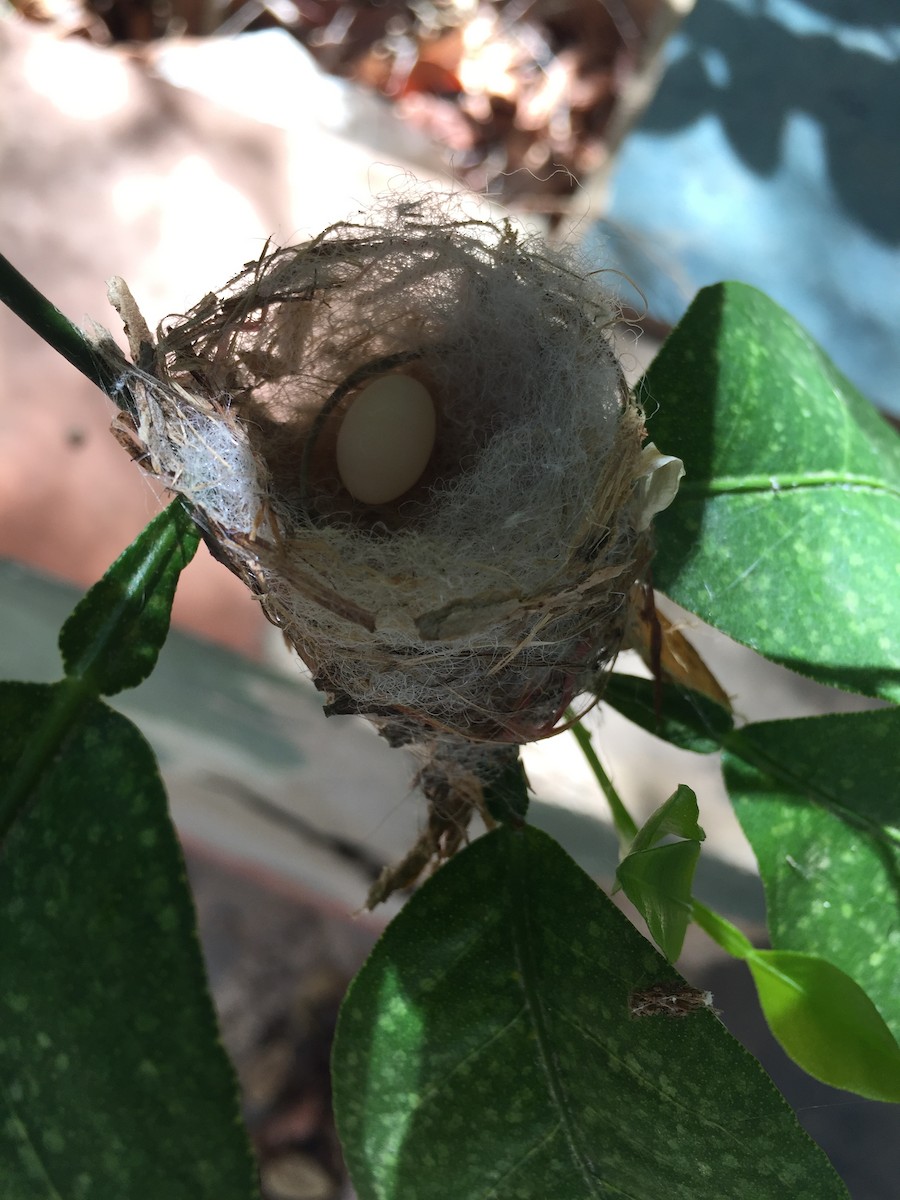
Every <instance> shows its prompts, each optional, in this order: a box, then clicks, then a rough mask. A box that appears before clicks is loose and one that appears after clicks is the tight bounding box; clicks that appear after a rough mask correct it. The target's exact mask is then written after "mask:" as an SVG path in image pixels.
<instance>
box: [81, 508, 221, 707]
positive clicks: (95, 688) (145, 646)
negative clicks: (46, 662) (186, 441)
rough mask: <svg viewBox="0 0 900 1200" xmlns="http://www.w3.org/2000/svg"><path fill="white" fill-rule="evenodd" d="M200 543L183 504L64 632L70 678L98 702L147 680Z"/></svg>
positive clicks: (148, 533)
mask: <svg viewBox="0 0 900 1200" xmlns="http://www.w3.org/2000/svg"><path fill="white" fill-rule="evenodd" d="M198 542H199V535H198V533H197V528H196V526H195V525H194V523H193V521H192V520H191V519H190V517H189V516H188V513H187V511H186V510H185V508H184V505H183V504H182V503H181V502H180V501H179V500H175V501H173V503H172V504H170V505H169V507H168V508H166V509H165V510H164V511H163V512H161V513H160V514H159V516H157V517H155V518H154V519H153V520H152V521H151V522H150V524H149V525H148V526H147V528H146V529H144V530H143V532H142V533H141V534H140V535H139V536H138V537H137V538H136V539H135V541H134V542H132V544H131V545H130V546H129V547H128V549H127V550H125V551H124V553H123V554H121V555H120V556H119V557H118V558H117V559H116V561H115V562H114V563H113V565H112V566H111V567H110V568H109V570H108V571H107V572H106V574H105V575H104V576H103V578H102V579H101V580H100V581H99V582H98V583H95V584H94V586H93V587H92V588H91V590H90V591H89V592H88V593H87V595H85V596H84V597H83V599H82V600H81V601H80V602H79V604H78V605H77V607H76V608H75V611H74V612H73V613H72V615H71V616H70V617H69V619H68V621H66V623H65V625H64V626H63V628H62V632H61V633H60V636H59V647H60V650H61V651H62V656H63V662H64V664H65V668H66V674H68V675H72V676H77V677H79V678H81V679H82V680H83V681H84V682H85V684H86V686H87V687H88V689H89V690H90V691H91V692H93V693H94V694H96V695H100V696H112V695H114V694H115V693H116V692H120V691H122V689H123V688H130V687H136V686H137V685H138V684H139V683H141V682H142V681H143V680H144V679H146V678H147V676H148V675H149V674H150V672H151V671H152V670H153V668H154V666H155V665H156V659H157V657H158V655H159V651H160V648H161V647H162V644H163V642H164V641H165V640H166V635H167V634H168V632H169V615H170V612H171V608H172V597H173V596H174V594H175V587H176V585H177V583H178V577H179V575H180V574H181V572H182V570H183V569H184V568H185V567H186V566H187V564H188V563H189V562H190V561H191V559H192V558H193V556H194V552H195V551H196V549H197V545H198Z"/></svg>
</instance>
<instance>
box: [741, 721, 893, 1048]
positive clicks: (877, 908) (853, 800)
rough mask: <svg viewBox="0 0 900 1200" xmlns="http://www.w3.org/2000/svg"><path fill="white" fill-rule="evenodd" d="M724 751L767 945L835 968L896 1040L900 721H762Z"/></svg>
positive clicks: (743, 730) (742, 732)
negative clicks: (750, 853) (752, 859)
mask: <svg viewBox="0 0 900 1200" xmlns="http://www.w3.org/2000/svg"><path fill="white" fill-rule="evenodd" d="M729 742H730V746H731V750H730V752H729V753H727V754H726V756H725V762H724V768H725V781H726V784H727V786H728V790H729V792H730V794H731V799H732V802H733V803H734V807H735V810H736V812H737V815H738V819H739V820H740V822H741V825H742V826H743V828H744V831H745V833H746V834H747V837H748V838H749V839H750V844H751V845H752V846H753V850H754V853H755V854H756V857H757V860H758V862H759V869H760V874H761V876H762V881H763V885H764V886H765V889H766V900H767V908H768V920H769V933H770V936H771V939H772V945H773V946H774V947H775V948H776V949H778V950H800V951H804V952H806V953H809V954H816V955H819V956H820V957H822V958H824V959H827V960H828V961H829V962H832V963H834V965H835V966H837V967H839V968H840V969H841V970H842V971H845V972H846V973H847V974H848V975H849V976H850V977H851V978H852V979H855V980H856V982H857V983H858V984H859V985H860V986H861V987H862V988H863V990H864V991H865V992H867V993H868V995H869V996H870V997H871V998H872V1000H873V1001H874V1003H875V1005H876V1007H877V1008H878V1010H879V1012H880V1013H881V1015H882V1017H883V1018H884V1020H885V1021H886V1022H887V1024H888V1026H889V1027H890V1029H891V1031H892V1032H893V1034H894V1036H895V1037H897V1038H900V774H898V770H897V765H898V751H900V712H898V711H897V710H896V709H882V710H878V711H875V712H864V713H845V714H842V715H840V716H827V717H804V718H802V719H800V720H794V721H767V722H764V723H761V724H758V725H749V726H747V727H746V728H745V729H742V730H741V731H740V733H739V734H733V735H732V737H731V738H730V739H729ZM739 755H740V757H739ZM751 764H752V765H751Z"/></svg>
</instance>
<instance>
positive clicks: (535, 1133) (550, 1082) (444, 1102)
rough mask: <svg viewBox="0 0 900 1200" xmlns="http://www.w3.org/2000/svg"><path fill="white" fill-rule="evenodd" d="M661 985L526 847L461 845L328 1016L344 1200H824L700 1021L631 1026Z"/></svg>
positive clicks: (628, 941) (617, 929) (784, 1126)
mask: <svg viewBox="0 0 900 1200" xmlns="http://www.w3.org/2000/svg"><path fill="white" fill-rule="evenodd" d="M655 985H665V986H667V987H671V988H672V989H674V990H678V989H679V988H684V987H685V985H684V983H683V981H681V980H680V978H679V977H678V975H677V974H676V972H674V971H673V970H672V968H671V967H669V966H668V965H667V964H666V963H665V961H664V960H663V959H662V958H660V956H659V955H657V954H656V952H655V951H654V950H653V949H652V948H651V947H650V946H649V945H648V943H647V942H646V941H645V940H644V939H643V938H642V937H641V936H640V935H639V934H638V933H637V932H636V930H634V928H633V927H632V926H631V925H629V924H628V922H627V921H626V920H625V918H624V917H623V916H622V914H621V913H620V912H618V910H617V909H616V908H615V906H614V905H613V904H612V903H611V902H610V901H609V900H608V898H607V897H606V896H604V895H603V893H602V892H601V891H599V889H598V888H597V887H596V886H595V885H594V883H593V882H592V881H591V880H590V879H589V878H588V876H587V875H585V874H584V873H583V872H582V871H581V870H580V869H579V868H578V867H577V866H576V865H575V863H574V862H573V861H572V860H571V859H570V858H569V857H568V856H567V855H566V854H565V853H564V852H563V851H562V850H561V849H560V848H559V846H558V845H557V844H556V843H555V842H553V841H552V840H551V839H550V838H548V837H547V836H546V835H545V834H542V833H539V832H538V831H536V830H534V829H531V828H529V827H527V826H526V827H524V828H523V829H520V830H513V829H511V828H509V827H504V828H501V829H498V830H496V831H494V832H493V833H491V834H488V835H487V836H486V837H483V838H480V839H478V841H476V842H475V843H473V844H472V845H471V846H469V847H467V848H466V849H465V850H464V851H463V852H462V853H460V854H459V855H458V856H457V857H456V858H455V859H454V860H453V861H451V862H450V863H448V864H447V865H446V866H444V867H442V868H441V869H440V871H438V872H437V874H436V875H435V876H434V877H433V878H432V879H430V880H429V881H428V883H427V884H426V885H425V886H424V887H423V888H422V889H421V890H420V891H419V892H418V893H417V894H416V895H415V896H414V897H413V898H412V900H410V902H409V903H408V904H407V906H406V907H405V908H404V910H403V911H402V912H401V913H400V915H399V917H397V918H396V920H395V921H394V922H393V923H392V924H391V925H390V926H389V927H388V929H387V931H386V932H385V934H384V936H383V937H382V939H381V941H380V942H379V943H378V945H377V946H376V948H375V951H374V952H373V954H372V956H371V958H370V959H369V961H368V963H367V964H366V966H365V967H364V968H363V970H362V972H361V973H360V974H359V975H358V976H357V979H356V980H355V982H354V983H353V985H352V986H351V989H350V992H349V993H348V996H347V998H346V1000H345V1002H344V1006H343V1009H342V1012H341V1017H340V1021H339V1026H338V1032H337V1039H336V1043H335V1048H334V1058H333V1077H334V1089H335V1107H336V1113H337V1119H338V1125H339V1129H340V1133H341V1137H342V1140H343V1145H344V1152H345V1156H346V1159H347V1162H348V1165H349V1167H350V1171H351V1175H352V1177H353V1181H354V1185H355V1188H356V1191H357V1194H358V1196H359V1197H360V1200H459V1197H475V1196H481V1197H487V1196H490V1197H491V1198H492V1200H548V1198H550V1197H553V1198H554V1200H555V1198H561V1197H565V1200H582V1198H583V1200H588V1198H590V1200H597V1197H599V1196H601V1195H606V1194H609V1195H624V1196H632V1197H640V1200H722V1197H724V1196H728V1197H729V1198H730V1200H783V1197H785V1196H791V1197H792V1200H837V1198H838V1197H846V1191H845V1189H844V1188H843V1186H842V1185H841V1183H840V1181H839V1180H838V1178H837V1177H836V1175H835V1174H834V1172H833V1171H832V1169H831V1167H830V1165H829V1164H828V1162H827V1160H826V1159H825V1157H824V1155H822V1154H821V1152H820V1151H818V1150H817V1148H816V1147H815V1146H814V1145H813V1144H812V1142H810V1141H809V1139H808V1138H807V1137H806V1135H805V1134H804V1133H802V1131H801V1130H800V1128H799V1126H798V1125H797V1123H796V1120H795V1119H794V1117H793V1115H792V1114H791V1113H790V1111H789V1110H788V1108H787V1106H786V1105H785V1104H784V1102H783V1100H782V1098H781V1097H780V1096H779V1095H778V1093H777V1092H776V1091H775V1089H774V1088H773V1087H772V1085H771V1083H770V1082H769V1081H768V1080H767V1079H766V1077H765V1075H764V1074H763V1073H762V1071H761V1070H760V1068H759V1066H758V1064H757V1063H755V1062H754V1061H753V1060H752V1059H751V1058H750V1057H749V1055H747V1054H746V1053H745V1052H744V1051H743V1050H742V1049H741V1048H740V1047H739V1046H738V1044H737V1043H736V1042H735V1041H734V1040H733V1039H732V1038H731V1036H730V1035H729V1034H728V1033H727V1032H726V1030H725V1029H724V1027H723V1026H722V1025H720V1024H719V1022H718V1021H717V1020H716V1019H715V1017H714V1016H713V1015H712V1014H711V1013H710V1012H709V1011H707V1010H705V1009H702V1008H701V1010H700V1011H696V1012H694V1013H692V1014H691V1015H689V1016H684V1017H681V1018H678V1019H673V1018H672V1017H671V1016H664V1015H653V1016H641V1017H638V1016H634V1015H632V1011H633V1004H632V997H633V996H634V995H635V994H639V993H644V992H647V991H648V990H650V989H652V988H653V987H654V986H655Z"/></svg>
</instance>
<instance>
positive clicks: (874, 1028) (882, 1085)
mask: <svg viewBox="0 0 900 1200" xmlns="http://www.w3.org/2000/svg"><path fill="white" fill-rule="evenodd" d="M747 965H748V966H749V967H750V970H751V972H752V974H753V981H754V983H755V984H756V990H757V992H758V993H759V1002H760V1004H761V1005H762V1010H763V1012H764V1013H765V1017H766V1020H767V1021H768V1023H769V1027H770V1029H771V1030H772V1032H773V1033H774V1034H775V1036H776V1037H777V1038H778V1041H779V1042H780V1043H781V1045H782V1046H783V1047H784V1049H785V1050H786V1051H787V1053H788V1054H789V1055H790V1056H791V1058H792V1059H793V1060H794V1061H795V1062H797V1063H799V1064H800V1066H801V1067H803V1069H804V1071H808V1072H809V1074H810V1075H813V1076H815V1078H816V1079H821V1080H822V1081H823V1083H828V1084H830V1085H831V1086H832V1087H836V1088H844V1089H846V1090H847V1091H850V1092H856V1093H857V1094H858V1095H860V1096H867V1097H868V1098H869V1099H870V1100H886V1101H893V1102H894V1103H900V1046H898V1045H897V1042H896V1041H895V1040H894V1037H893V1035H892V1034H891V1031H890V1030H889V1029H888V1027H887V1025H885V1023H884V1021H883V1020H882V1019H881V1017H880V1015H879V1013H878V1010H877V1009H876V1007H875V1005H874V1004H873V1003H872V1001H871V1000H870V999H869V997H868V996H867V995H866V994H865V992H864V991H863V990H862V988H861V987H859V986H858V984H856V983H854V981H853V980H852V979H851V978H850V977H849V976H848V975H845V974H844V972H843V971H840V970H838V968H837V967H835V966H832V964H831V963H828V962H825V961H824V959H821V958H817V957H815V956H814V955H810V954H801V953H799V952H797V951H795V950H754V951H753V953H752V954H748V955H747Z"/></svg>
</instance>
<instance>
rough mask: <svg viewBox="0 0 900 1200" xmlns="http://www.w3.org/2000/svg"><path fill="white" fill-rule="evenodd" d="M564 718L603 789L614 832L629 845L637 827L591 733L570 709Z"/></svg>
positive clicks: (623, 842) (624, 845)
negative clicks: (593, 742) (594, 744)
mask: <svg viewBox="0 0 900 1200" xmlns="http://www.w3.org/2000/svg"><path fill="white" fill-rule="evenodd" d="M566 719H567V720H568V721H569V722H571V730H572V733H573V734H574V735H575V741H576V742H577V743H578V745H579V746H580V747H581V752H582V754H583V755H584V757H585V758H586V759H587V763H588V766H589V767H590V768H591V770H592V771H593V773H594V777H595V778H596V780H597V782H598V783H599V784H600V787H601V788H602V789H603V794H604V796H606V799H607V802H608V804H609V807H610V811H611V813H612V819H613V825H614V826H615V829H616V833H617V834H618V835H619V841H620V843H621V844H622V847H623V849H624V848H626V847H628V846H630V845H631V843H632V841H633V840H634V837H635V835H636V834H637V831H638V827H637V825H636V823H635V822H634V820H633V819H632V816H631V813H630V812H629V811H628V809H627V808H626V807H625V805H624V804H623V803H622V798H621V796H620V795H619V793H618V792H617V791H616V788H615V785H614V784H613V781H612V780H611V779H610V777H609V775H607V773H606V770H605V768H604V766H603V763H601V761H600V759H599V757H598V755H597V751H596V750H595V749H594V747H593V745H592V741H591V735H590V734H589V733H588V731H587V730H586V729H585V727H584V725H583V724H582V723H581V721H579V720H578V719H577V718H576V716H575V714H574V713H573V712H572V710H571V709H569V710H568V712H567V713H566Z"/></svg>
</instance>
